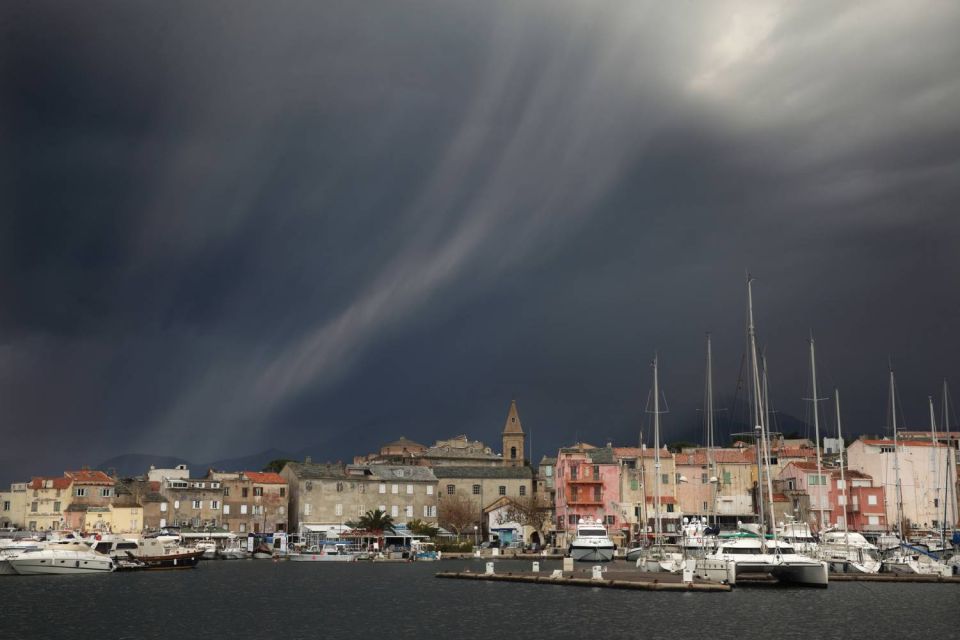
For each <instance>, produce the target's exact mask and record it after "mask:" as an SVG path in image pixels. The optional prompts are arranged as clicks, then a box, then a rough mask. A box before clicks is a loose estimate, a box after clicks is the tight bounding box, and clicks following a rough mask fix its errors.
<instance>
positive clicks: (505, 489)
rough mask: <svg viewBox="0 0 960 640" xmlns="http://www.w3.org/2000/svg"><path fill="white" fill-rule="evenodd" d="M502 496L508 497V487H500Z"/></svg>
mask: <svg viewBox="0 0 960 640" xmlns="http://www.w3.org/2000/svg"><path fill="white" fill-rule="evenodd" d="M500 495H502V496H505V495H507V487H506V486H505V485H500Z"/></svg>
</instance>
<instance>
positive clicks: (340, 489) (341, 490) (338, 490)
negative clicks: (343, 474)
mask: <svg viewBox="0 0 960 640" xmlns="http://www.w3.org/2000/svg"><path fill="white" fill-rule="evenodd" d="M342 492H343V483H342V482H338V483H337V493H342ZM338 515H339V514H338Z"/></svg>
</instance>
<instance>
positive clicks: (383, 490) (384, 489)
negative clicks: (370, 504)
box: [380, 482, 387, 493]
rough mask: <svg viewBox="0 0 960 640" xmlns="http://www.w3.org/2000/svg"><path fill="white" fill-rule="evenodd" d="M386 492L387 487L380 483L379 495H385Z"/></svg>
mask: <svg viewBox="0 0 960 640" xmlns="http://www.w3.org/2000/svg"><path fill="white" fill-rule="evenodd" d="M386 492H387V485H385V484H384V483H382V482H381V483H380V493H386Z"/></svg>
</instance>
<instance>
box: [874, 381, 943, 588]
mask: <svg viewBox="0 0 960 640" xmlns="http://www.w3.org/2000/svg"><path fill="white" fill-rule="evenodd" d="M890 415H891V420H892V422H891V426H892V428H893V470H894V480H895V482H896V485H895V487H894V499H895V500H896V505H897V520H896V524H895V525H894V526H895V531H896V535H897V538H898V539H899V541H900V543H899V546H898V547H896V548H895V549H894V550H893V551H891V552H890V553H889V554H888V555H887V556H886V557H885V558H884V559H883V566H882V568H881V571H883V572H885V573H906V574H921V575H940V576H949V575H950V574H951V572H952V569H951V568H950V567H948V566H947V565H945V564H944V563H942V562H940V561H939V560H938V559H937V558H936V557H935V556H934V555H932V554H930V553H929V552H927V551H925V550H922V549H919V548H917V547H914V546H911V545H909V544H907V543H906V542H905V540H906V535H905V533H904V531H903V523H904V517H903V485H902V484H901V482H900V436H899V430H898V428H897V392H896V380H895V378H894V375H893V367H892V366H891V367H890Z"/></svg>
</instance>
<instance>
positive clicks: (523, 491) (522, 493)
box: [520, 485, 527, 496]
mask: <svg viewBox="0 0 960 640" xmlns="http://www.w3.org/2000/svg"><path fill="white" fill-rule="evenodd" d="M520 495H522V496H525V495H527V487H526V486H525V485H520Z"/></svg>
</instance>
